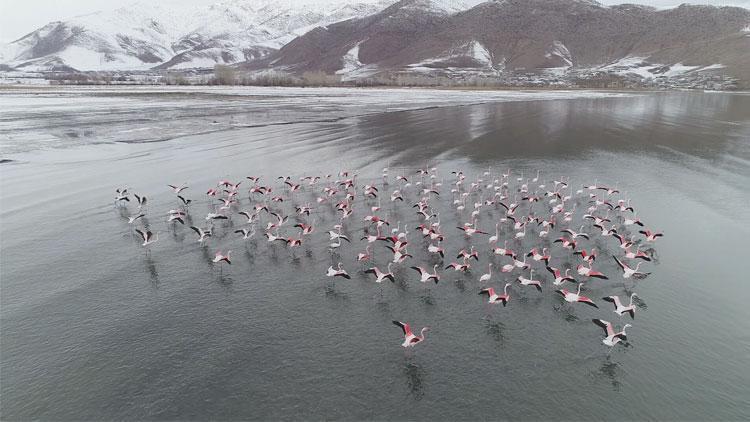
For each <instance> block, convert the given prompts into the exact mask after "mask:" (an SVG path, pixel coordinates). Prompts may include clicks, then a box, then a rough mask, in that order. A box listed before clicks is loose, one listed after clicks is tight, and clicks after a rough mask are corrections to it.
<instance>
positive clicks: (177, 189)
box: [167, 183, 188, 194]
mask: <svg viewBox="0 0 750 422" xmlns="http://www.w3.org/2000/svg"><path fill="white" fill-rule="evenodd" d="M167 187H169V188H170V189H172V191H173V192H174V193H177V194H179V193H180V192H182V191H184V190H185V189H187V188H188V186H187V184H185V183H183V184H182V185H180V186H175V185H167Z"/></svg>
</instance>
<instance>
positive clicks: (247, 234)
mask: <svg viewBox="0 0 750 422" xmlns="http://www.w3.org/2000/svg"><path fill="white" fill-rule="evenodd" d="M191 228H192V227H191ZM234 232H235V233H239V234H242V239H243V240H248V239H250V238H251V237H253V236H254V235H255V229H254V228H250V229H239V230H235V231H234ZM198 234H199V235H200V233H198Z"/></svg>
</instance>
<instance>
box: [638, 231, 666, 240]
mask: <svg viewBox="0 0 750 422" xmlns="http://www.w3.org/2000/svg"><path fill="white" fill-rule="evenodd" d="M638 233H640V234H642V235H644V236H646V241H647V242H655V241H656V239H657V238H659V237H663V236H664V233H654V232H652V231H651V230H641V231H639V232H638Z"/></svg>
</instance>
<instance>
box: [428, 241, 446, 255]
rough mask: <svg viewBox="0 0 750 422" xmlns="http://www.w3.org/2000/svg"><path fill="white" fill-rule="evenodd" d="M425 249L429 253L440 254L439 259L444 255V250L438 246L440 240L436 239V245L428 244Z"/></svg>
mask: <svg viewBox="0 0 750 422" xmlns="http://www.w3.org/2000/svg"><path fill="white" fill-rule="evenodd" d="M427 251H428V252H429V253H434V254H438V255H440V259H442V258H444V257H445V251H444V250H443V248H442V247H441V246H440V241H438V244H437V245H433V244H430V246H428V247H427Z"/></svg>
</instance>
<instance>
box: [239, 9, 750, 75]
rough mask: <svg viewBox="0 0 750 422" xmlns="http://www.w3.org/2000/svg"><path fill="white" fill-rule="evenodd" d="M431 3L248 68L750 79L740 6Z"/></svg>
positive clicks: (357, 22) (356, 23)
mask: <svg viewBox="0 0 750 422" xmlns="http://www.w3.org/2000/svg"><path fill="white" fill-rule="evenodd" d="M429 3H430V2H429V1H427V0H402V1H400V2H398V3H396V4H393V5H392V6H390V7H388V8H386V9H384V10H383V11H381V12H379V13H376V14H374V15H370V16H367V17H364V18H359V19H354V20H350V21H346V22H340V23H337V24H333V25H329V26H327V27H326V28H316V29H315V30H313V31H310V32H308V33H307V34H305V35H304V36H301V37H299V38H296V39H295V40H293V41H291V42H290V43H288V44H286V45H285V46H284V47H283V48H281V49H280V50H279V51H277V52H274V53H272V54H270V55H269V56H268V57H266V58H265V59H263V60H258V61H255V62H251V63H249V64H248V67H249V68H251V69H260V68H263V67H272V68H275V69H279V70H286V71H290V72H300V71H308V70H322V71H325V72H330V73H334V72H335V73H338V74H340V75H342V77H344V78H361V77H365V76H373V75H378V74H381V75H382V74H391V75H392V74H394V73H408V74H420V73H423V74H430V75H435V74H436V73H438V74H445V75H449V76H451V75H452V76H457V75H461V74H472V75H477V74H479V75H487V74H496V75H498V74H504V73H508V72H515V73H518V72H541V73H544V74H547V75H550V74H552V75H562V74H566V73H570V72H581V71H582V70H586V71H597V70H605V71H608V72H610V73H614V74H620V75H626V74H631V75H639V76H641V77H646V78H649V77H658V76H666V77H677V76H680V75H683V74H688V73H696V72H721V73H725V74H727V75H729V76H731V77H733V78H737V79H739V80H740V81H744V82H745V83H747V82H748V81H750V32H748V25H749V23H750V10H747V9H743V8H736V7H712V6H690V5H682V6H679V7H676V8H672V9H665V10H657V9H654V8H650V7H645V6H637V5H618V6H610V7H607V6H603V5H601V4H599V3H597V2H595V1H590V0H499V1H488V2H484V3H481V4H479V5H477V6H475V7H473V8H470V9H469V10H465V11H461V12H458V13H455V14H449V13H444V12H441V11H438V10H435V9H434V8H432V7H430V4H429Z"/></svg>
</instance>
